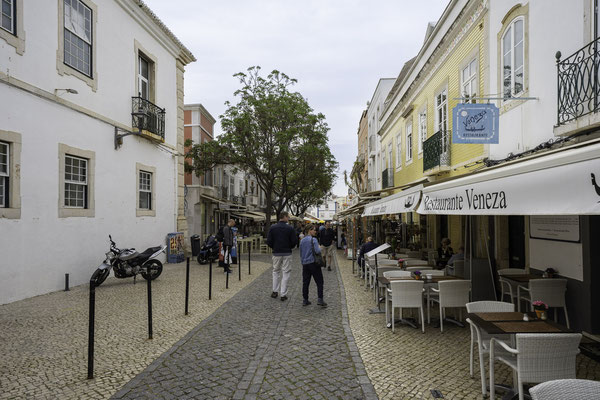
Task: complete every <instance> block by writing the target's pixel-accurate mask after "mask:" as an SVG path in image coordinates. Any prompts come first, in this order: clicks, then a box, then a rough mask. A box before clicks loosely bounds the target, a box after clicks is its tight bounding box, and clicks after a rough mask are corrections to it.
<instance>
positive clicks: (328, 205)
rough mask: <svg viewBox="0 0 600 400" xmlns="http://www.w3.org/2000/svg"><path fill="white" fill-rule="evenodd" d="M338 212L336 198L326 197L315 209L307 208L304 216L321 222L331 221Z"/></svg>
mask: <svg viewBox="0 0 600 400" xmlns="http://www.w3.org/2000/svg"><path fill="white" fill-rule="evenodd" d="M338 211H339V204H338V197H337V196H335V195H333V196H328V197H326V198H324V199H323V202H322V203H321V204H319V205H318V206H315V207H309V208H308V209H307V210H306V214H308V215H310V216H312V217H315V218H317V219H320V220H323V221H331V220H333V216H334V215H335V214H336V213H337V212H338Z"/></svg>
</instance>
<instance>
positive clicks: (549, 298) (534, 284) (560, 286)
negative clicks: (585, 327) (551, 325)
mask: <svg viewBox="0 0 600 400" xmlns="http://www.w3.org/2000/svg"><path fill="white" fill-rule="evenodd" d="M523 291H525V292H529V296H523V293H522V292H523ZM566 291H567V280H566V279H531V280H530V281H529V288H526V287H525V286H519V287H517V296H518V298H519V305H521V300H524V301H526V302H528V303H529V306H530V308H531V310H532V311H533V304H532V301H537V300H541V301H543V302H544V303H546V305H547V306H548V308H551V307H562V309H563V312H564V313H565V321H566V322H567V328H571V325H570V324H569V314H567V304H566V302H565V292H566ZM519 311H521V309H520V307H519ZM557 314H558V313H557V312H556V311H554V321H557V319H558V318H557V317H558V315H557Z"/></svg>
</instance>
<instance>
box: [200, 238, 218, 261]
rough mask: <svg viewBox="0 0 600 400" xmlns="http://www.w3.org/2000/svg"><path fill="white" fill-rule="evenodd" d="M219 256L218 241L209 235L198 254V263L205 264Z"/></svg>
mask: <svg viewBox="0 0 600 400" xmlns="http://www.w3.org/2000/svg"><path fill="white" fill-rule="evenodd" d="M218 258H219V243H217V239H216V238H215V237H214V236H213V235H210V236H209V237H207V238H206V240H205V241H204V244H203V245H202V247H201V248H200V253H199V254H198V264H207V263H208V262H209V261H216V260H217V259H218Z"/></svg>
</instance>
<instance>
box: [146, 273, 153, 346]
mask: <svg viewBox="0 0 600 400" xmlns="http://www.w3.org/2000/svg"><path fill="white" fill-rule="evenodd" d="M148 278H150V269H148ZM147 282H148V339H152V279H148V280H147Z"/></svg>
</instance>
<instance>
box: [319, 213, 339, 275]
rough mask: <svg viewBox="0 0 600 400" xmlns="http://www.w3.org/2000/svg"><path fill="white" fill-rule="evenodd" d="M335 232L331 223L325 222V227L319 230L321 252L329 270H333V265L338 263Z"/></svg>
mask: <svg viewBox="0 0 600 400" xmlns="http://www.w3.org/2000/svg"><path fill="white" fill-rule="evenodd" d="M334 240H335V232H334V231H333V229H331V223H330V222H329V221H327V222H325V228H324V229H322V230H321V231H320V232H319V244H320V245H321V253H323V258H324V259H325V265H326V266H327V271H331V266H332V265H333V266H335V265H336V258H335V247H336V246H335V243H334Z"/></svg>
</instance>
